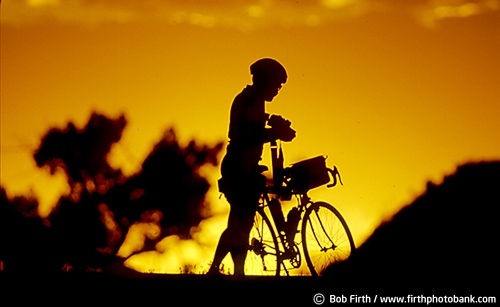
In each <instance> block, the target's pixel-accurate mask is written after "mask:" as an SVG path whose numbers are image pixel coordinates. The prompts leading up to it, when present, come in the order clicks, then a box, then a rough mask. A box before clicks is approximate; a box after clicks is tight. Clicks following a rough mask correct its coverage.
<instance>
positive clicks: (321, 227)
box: [302, 202, 356, 276]
mask: <svg viewBox="0 0 500 307" xmlns="http://www.w3.org/2000/svg"><path fill="white" fill-rule="evenodd" d="M302 244H303V247H304V256H305V259H306V262H307V266H308V267H309V270H310V271H311V274H312V275H313V276H318V275H320V274H321V273H322V272H323V270H324V269H326V268H327V267H328V266H329V265H331V264H333V263H335V262H340V261H344V260H346V259H347V258H348V257H349V256H350V255H351V252H352V251H353V250H354V249H355V248H356V247H355V245H354V240H353V238H352V234H351V231H350V230H349V227H348V226H347V223H346V222H345V220H344V218H343V217H342V215H341V214H340V212H338V211H337V209H335V208H334V207H333V206H332V205H330V204H328V203H325V202H315V203H313V204H312V205H311V206H309V208H307V210H306V212H305V214H304V219H303V220H302Z"/></svg>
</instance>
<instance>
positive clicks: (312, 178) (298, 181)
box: [283, 156, 330, 193]
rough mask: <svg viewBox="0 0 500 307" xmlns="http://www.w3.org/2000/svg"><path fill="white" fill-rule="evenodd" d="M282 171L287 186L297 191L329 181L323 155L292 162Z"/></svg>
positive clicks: (302, 191) (305, 190)
mask: <svg viewBox="0 0 500 307" xmlns="http://www.w3.org/2000/svg"><path fill="white" fill-rule="evenodd" d="M283 171H284V176H285V182H286V185H287V187H289V188H290V189H292V191H295V192H298V193H304V192H307V191H308V190H311V189H314V188H316V187H319V186H322V185H324V184H327V183H328V182H330V176H329V169H328V168H327V167H326V157H325V156H317V157H314V158H310V159H307V160H303V161H300V162H297V163H294V164H292V165H291V166H290V167H287V168H285V169H284V170H283Z"/></svg>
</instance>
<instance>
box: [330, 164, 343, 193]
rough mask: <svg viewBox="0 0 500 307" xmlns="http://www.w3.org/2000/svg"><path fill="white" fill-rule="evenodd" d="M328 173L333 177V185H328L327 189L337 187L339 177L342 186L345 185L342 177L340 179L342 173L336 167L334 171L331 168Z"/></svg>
mask: <svg viewBox="0 0 500 307" xmlns="http://www.w3.org/2000/svg"><path fill="white" fill-rule="evenodd" d="M328 172H329V173H330V175H332V178H333V183H331V184H328V185H327V186H326V187H327V188H333V187H334V186H336V185H337V176H338V177H339V182H340V185H344V183H343V182H342V177H340V172H339V170H338V168H337V167H336V166H333V169H330V168H329V169H328Z"/></svg>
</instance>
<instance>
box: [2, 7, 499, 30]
mask: <svg viewBox="0 0 500 307" xmlns="http://www.w3.org/2000/svg"><path fill="white" fill-rule="evenodd" d="M498 10H500V0H409V1H394V0H316V1H312V0H303V1H284V0H280V1H278V0H244V1H235V0H221V1H217V2H216V3H213V2H203V1H201V2H200V1H194V0H186V1H180V0H170V1H161V0H150V1H136V0H133V1H132V0H123V1H112V0H71V1H61V0H13V1H9V2H7V3H3V7H2V23H3V24H14V25H18V26H19V25H26V24H33V23H39V22H44V21H48V20H51V21H56V22H59V23H65V24H79V25H86V26H97V25H100V24H102V23H109V22H112V23H130V22H161V23H170V24H172V25H182V24H189V25H194V26H200V27H205V28H214V27H225V28H236V29H240V30H251V29H256V28H262V27H266V26H282V27H291V26H318V25H323V24H326V23H330V22H334V21H339V20H345V19H348V18H355V17H358V16H362V15H364V14H367V13H369V12H378V13H390V12H392V13H394V12H395V13H398V14H409V15H410V16H413V17H415V18H416V20H417V21H419V22H421V23H422V24H423V25H425V26H433V25H435V24H436V22H438V21H440V20H442V19H446V18H465V17H469V16H474V15H479V14H486V13H488V12H492V11H498Z"/></svg>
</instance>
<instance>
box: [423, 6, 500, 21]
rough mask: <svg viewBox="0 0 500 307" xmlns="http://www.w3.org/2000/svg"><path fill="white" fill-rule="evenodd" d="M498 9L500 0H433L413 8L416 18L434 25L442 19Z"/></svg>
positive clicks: (468, 15) (474, 14)
mask: <svg viewBox="0 0 500 307" xmlns="http://www.w3.org/2000/svg"><path fill="white" fill-rule="evenodd" d="M499 10H500V0H475V1H473V0H434V1H429V3H427V4H426V5H423V6H420V7H418V8H417V9H416V10H415V13H416V17H417V19H418V20H419V21H420V22H421V23H422V24H423V25H424V26H427V27H434V26H436V24H437V23H438V22H439V21H441V20H444V19H452V18H455V19H456V18H468V17H471V16H476V15H481V14H488V13H491V12H495V11H499Z"/></svg>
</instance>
